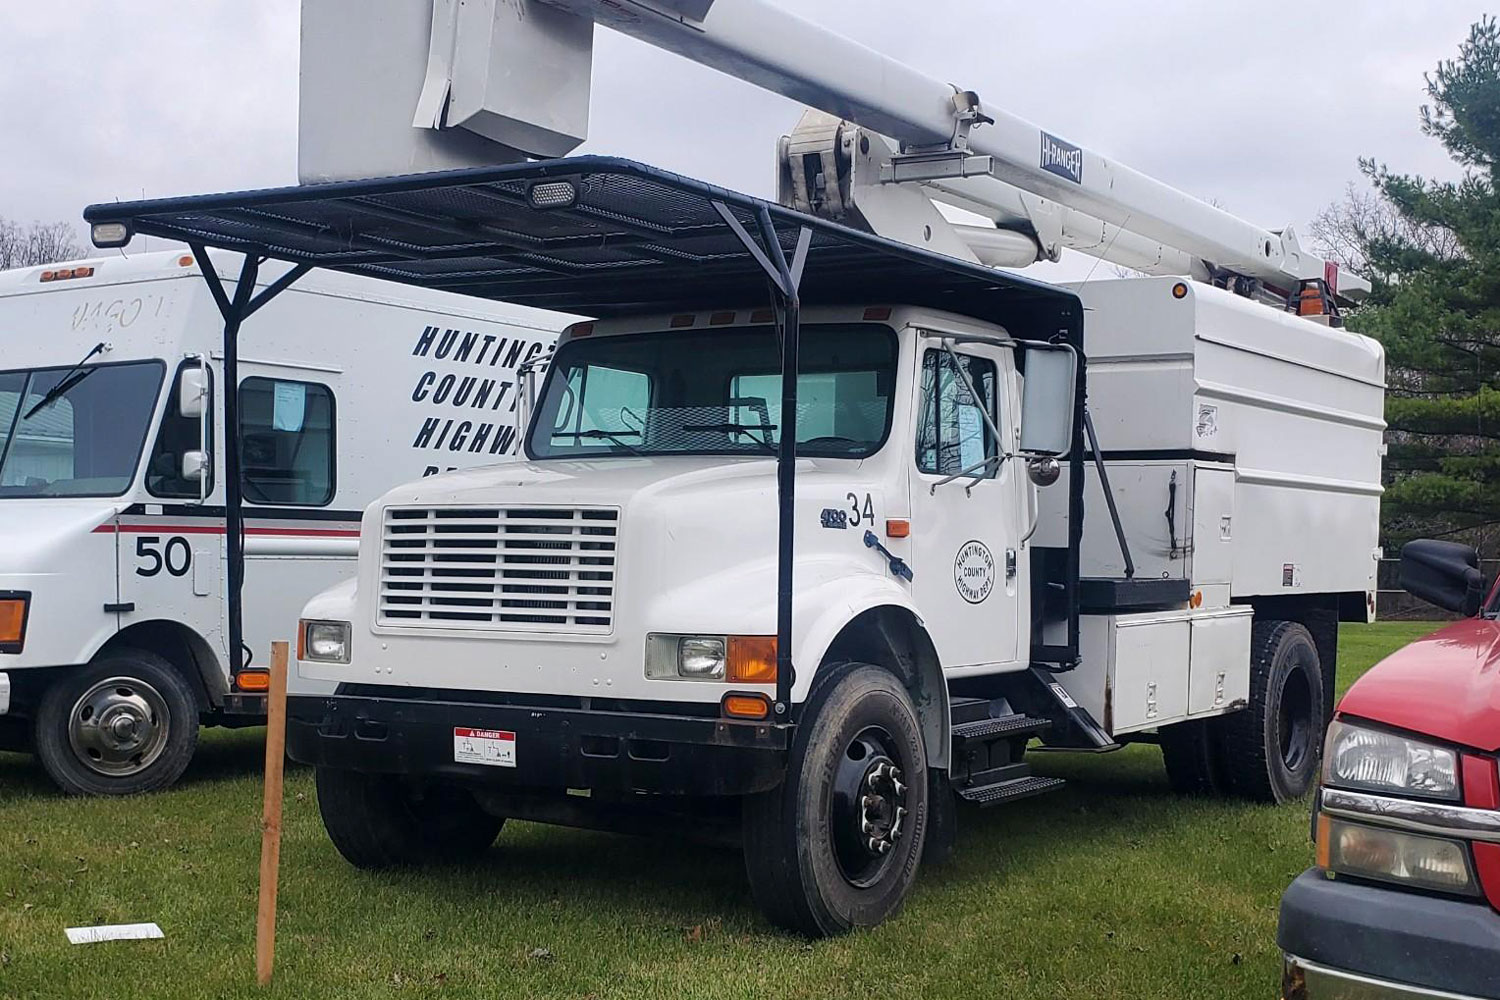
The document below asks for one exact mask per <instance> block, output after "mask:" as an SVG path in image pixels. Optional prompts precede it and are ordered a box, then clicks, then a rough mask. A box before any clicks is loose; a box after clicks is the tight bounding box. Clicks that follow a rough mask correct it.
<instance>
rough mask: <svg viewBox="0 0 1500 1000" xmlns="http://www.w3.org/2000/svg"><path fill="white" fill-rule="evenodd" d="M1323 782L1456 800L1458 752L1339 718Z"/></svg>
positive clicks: (1330, 735)
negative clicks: (1341, 720)
mask: <svg viewBox="0 0 1500 1000" xmlns="http://www.w3.org/2000/svg"><path fill="white" fill-rule="evenodd" d="M1323 784H1325V785H1328V786H1329V787H1332V788H1351V789H1356V790H1358V791H1362V792H1388V793H1394V794H1397V795H1420V796H1425V797H1427V798H1435V799H1452V800H1457V799H1458V797H1459V788H1458V755H1457V754H1456V753H1454V752H1453V751H1452V750H1449V749H1447V748H1445V747H1440V746H1434V745H1432V744H1431V743H1423V742H1421V741H1420V740H1410V739H1407V738H1406V737H1404V736H1397V735H1395V734H1393V733H1386V732H1382V731H1380V730H1378V729H1366V728H1365V727H1363V726H1355V725H1350V724H1349V723H1346V722H1334V723H1333V724H1332V725H1330V726H1329V727H1328V745H1327V752H1326V753H1325V754H1324V755H1323Z"/></svg>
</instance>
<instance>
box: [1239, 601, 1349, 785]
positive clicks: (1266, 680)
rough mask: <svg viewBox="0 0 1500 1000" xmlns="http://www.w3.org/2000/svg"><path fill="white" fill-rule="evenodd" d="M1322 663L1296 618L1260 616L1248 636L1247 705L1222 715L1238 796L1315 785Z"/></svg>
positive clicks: (1321, 709) (1320, 737) (1320, 745)
mask: <svg viewBox="0 0 1500 1000" xmlns="http://www.w3.org/2000/svg"><path fill="white" fill-rule="evenodd" d="M1324 690H1325V688H1324V685H1323V665H1322V663H1321V662H1320V661H1319V659H1318V647H1317V645H1316V644H1315V643H1314V642H1313V638H1312V633H1310V632H1308V630H1307V627H1306V626H1305V625H1302V624H1300V623H1298V622H1290V621H1274V620H1268V621H1258V622H1256V623H1255V625H1254V627H1253V628H1252V630H1251V633H1250V707H1249V708H1247V709H1245V710H1244V711H1241V712H1235V713H1233V714H1231V715H1226V716H1224V717H1223V719H1222V721H1221V724H1222V726H1223V737H1224V758H1225V768H1226V773H1227V775H1228V778H1229V786H1230V788H1231V789H1232V790H1233V791H1234V792H1235V794H1237V795H1240V796H1243V797H1244V798H1247V799H1254V800H1257V801H1260V802H1277V803H1280V802H1290V801H1292V800H1294V799H1300V798H1301V797H1302V796H1304V795H1306V794H1307V792H1308V790H1309V789H1310V788H1312V785H1313V781H1314V779H1316V777H1317V775H1318V765H1319V762H1320V761H1321V759H1322V753H1323V734H1324V732H1325V730H1326V723H1325V719H1326V718H1327V713H1326V712H1325V711H1324V706H1323V692H1324Z"/></svg>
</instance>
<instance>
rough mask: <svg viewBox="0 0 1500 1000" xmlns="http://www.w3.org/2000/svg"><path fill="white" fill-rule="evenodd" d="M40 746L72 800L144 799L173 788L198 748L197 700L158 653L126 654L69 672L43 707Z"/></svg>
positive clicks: (35, 733)
mask: <svg viewBox="0 0 1500 1000" xmlns="http://www.w3.org/2000/svg"><path fill="white" fill-rule="evenodd" d="M33 740H34V742H35V746H36V755H37V758H38V759H39V760H40V761H41V762H42V767H43V768H44V769H45V770H46V772H47V774H48V776H49V777H51V778H52V780H53V781H55V782H56V783H57V785H58V787H59V788H61V789H62V790H63V791H65V792H67V793H68V794H69V795H138V794H141V793H143V792H154V791H158V790H160V789H163V788H166V787H167V786H168V785H171V784H172V783H173V782H175V781H176V780H177V779H178V778H180V777H182V772H183V771H185V770H187V766H188V762H189V761H191V760H192V757H193V751H194V750H196V749H197V747H198V700H197V697H196V695H195V694H194V693H193V689H192V688H191V687H189V686H188V682H187V680H186V679H185V678H184V677H183V676H182V674H180V673H178V672H177V670H176V668H174V667H173V666H172V664H170V663H168V662H167V661H166V660H164V659H162V658H161V657H160V656H157V655H156V654H155V653H148V652H146V651H144V650H136V649H131V650H121V651H119V652H115V653H110V654H108V655H106V656H102V657H100V658H98V659H97V660H95V661H94V662H93V663H91V664H89V665H88V666H86V667H84V668H82V669H80V670H70V671H68V672H66V673H65V674H63V675H62V676H61V677H60V678H58V679H57V680H56V681H54V682H53V684H52V686H51V687H50V688H48V689H47V692H46V694H44V695H43V696H42V700H41V703H40V704H39V705H38V706H37V713H36V720H35V728H34V730H33Z"/></svg>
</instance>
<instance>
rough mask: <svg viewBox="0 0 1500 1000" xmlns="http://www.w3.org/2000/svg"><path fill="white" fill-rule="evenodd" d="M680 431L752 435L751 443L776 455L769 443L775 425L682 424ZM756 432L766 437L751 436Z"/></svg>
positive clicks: (773, 446)
mask: <svg viewBox="0 0 1500 1000" xmlns="http://www.w3.org/2000/svg"><path fill="white" fill-rule="evenodd" d="M681 429H682V430H685V431H722V432H724V433H725V434H748V435H752V437H751V438H750V440H751V441H754V442H755V443H756V444H758V445H760V446H761V447H762V448H764V449H766V451H769V452H771V453H772V454H773V455H774V454H775V453H776V445H774V444H772V443H771V432H772V431H774V430H775V429H776V425H775V424H730V423H724V424H683V425H682V428H681ZM756 431H763V432H764V433H765V435H766V436H765V437H763V438H758V437H754V436H753V435H754V433H755V432H756Z"/></svg>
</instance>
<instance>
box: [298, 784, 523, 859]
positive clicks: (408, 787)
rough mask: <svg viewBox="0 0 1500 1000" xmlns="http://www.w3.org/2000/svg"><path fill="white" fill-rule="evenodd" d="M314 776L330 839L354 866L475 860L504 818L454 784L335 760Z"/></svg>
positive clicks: (492, 839) (498, 832) (485, 848)
mask: <svg viewBox="0 0 1500 1000" xmlns="http://www.w3.org/2000/svg"><path fill="white" fill-rule="evenodd" d="M316 784H317V791H318V811H319V812H320V813H321V814H322V816H323V828H324V829H325V830H327V831H328V839H330V840H332V841H333V846H334V847H336V848H338V852H339V853H340V854H342V855H343V856H344V859H345V860H346V861H348V862H349V863H350V864H351V865H353V866H354V867H356V868H365V869H373V870H378V869H382V868H396V867H407V866H413V865H422V864H435V863H443V862H455V861H472V860H474V859H476V858H478V857H480V856H481V855H483V854H484V852H485V851H487V850H489V848H490V845H492V844H493V843H494V842H495V838H496V837H498V836H499V835H500V828H501V827H503V826H504V825H505V820H504V819H502V818H500V817H498V816H491V815H490V814H489V813H487V812H485V811H484V810H483V809H482V808H480V806H479V803H478V802H476V801H475V799H474V796H473V795H472V794H471V793H470V792H469V790H468V789H466V788H461V787H459V786H456V785H440V784H433V785H417V784H413V783H411V782H408V781H406V780H405V779H403V778H401V777H399V776H397V775H392V774H363V773H361V772H359V771H344V770H339V769H337V768H331V767H320V768H318V769H317V775H316Z"/></svg>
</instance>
